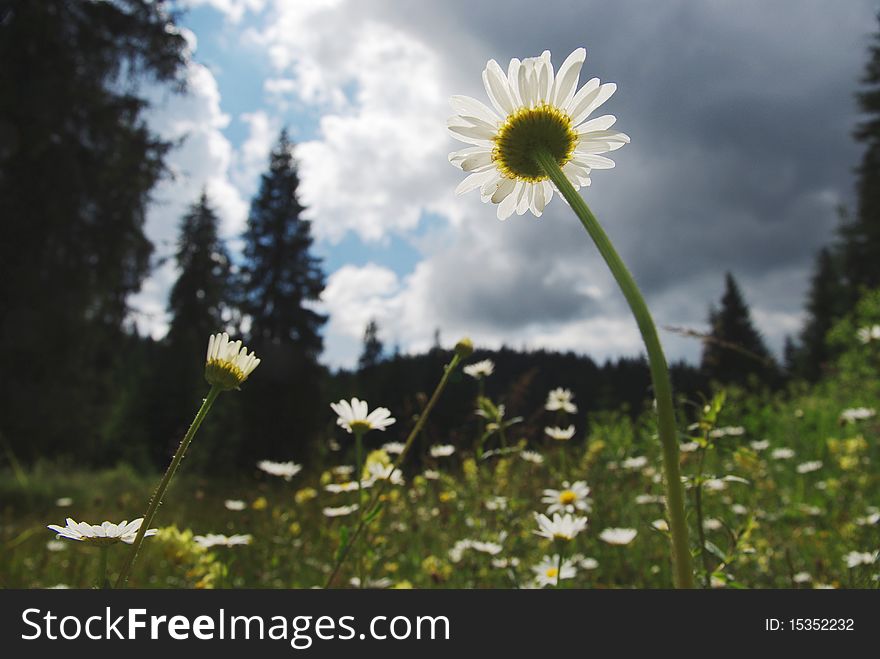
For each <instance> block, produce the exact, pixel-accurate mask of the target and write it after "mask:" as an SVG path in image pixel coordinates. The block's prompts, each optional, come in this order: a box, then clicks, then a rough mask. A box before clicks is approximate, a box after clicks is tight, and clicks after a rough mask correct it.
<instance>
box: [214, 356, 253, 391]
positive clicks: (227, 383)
mask: <svg viewBox="0 0 880 659" xmlns="http://www.w3.org/2000/svg"><path fill="white" fill-rule="evenodd" d="M205 379H206V380H207V381H208V384H211V385H217V386H218V387H220V388H221V389H226V390H229V389H237V388H238V386H239V385H240V384H241V383H242V382H244V381H245V380H246V379H247V378H246V376H245V374H244V372H243V371H242V370H241V369H240V368H239V367H238V366H236V365H235V364H233V363H231V362H228V361H226V360H225V359H211V360H209V361H208V363H207V364H206V365H205Z"/></svg>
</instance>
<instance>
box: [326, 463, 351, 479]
mask: <svg viewBox="0 0 880 659" xmlns="http://www.w3.org/2000/svg"><path fill="white" fill-rule="evenodd" d="M330 473H332V474H333V475H334V476H341V477H342V478H350V477H351V475H352V474H353V473H354V466H352V465H336V466H335V467H332V468H331V469H330Z"/></svg>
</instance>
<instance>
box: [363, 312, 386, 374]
mask: <svg viewBox="0 0 880 659" xmlns="http://www.w3.org/2000/svg"><path fill="white" fill-rule="evenodd" d="M384 350H385V347H384V346H383V345H382V341H381V340H380V339H379V324H378V323H377V322H376V319H375V318H373V319H371V320H370V322H368V323H367V327H366V329H364V347H363V350H362V351H361V356H360V359H358V369H360V370H364V369H365V368H370V367H372V366H375V365H376V364H378V363H379V362H380V361H381V360H382V354H383V352H384Z"/></svg>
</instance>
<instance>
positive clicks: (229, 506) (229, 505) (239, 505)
mask: <svg viewBox="0 0 880 659" xmlns="http://www.w3.org/2000/svg"><path fill="white" fill-rule="evenodd" d="M223 506H224V507H225V508H226V510H244V509H245V508H247V504H246V503H245V502H244V501H241V500H239V499H227V500H226V501H224V502H223Z"/></svg>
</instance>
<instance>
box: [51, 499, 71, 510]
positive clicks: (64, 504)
mask: <svg viewBox="0 0 880 659" xmlns="http://www.w3.org/2000/svg"><path fill="white" fill-rule="evenodd" d="M55 505H56V506H58V507H59V508H69V507H70V506H72V505H73V499H71V498H70V497H61V498H60V499H55Z"/></svg>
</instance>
